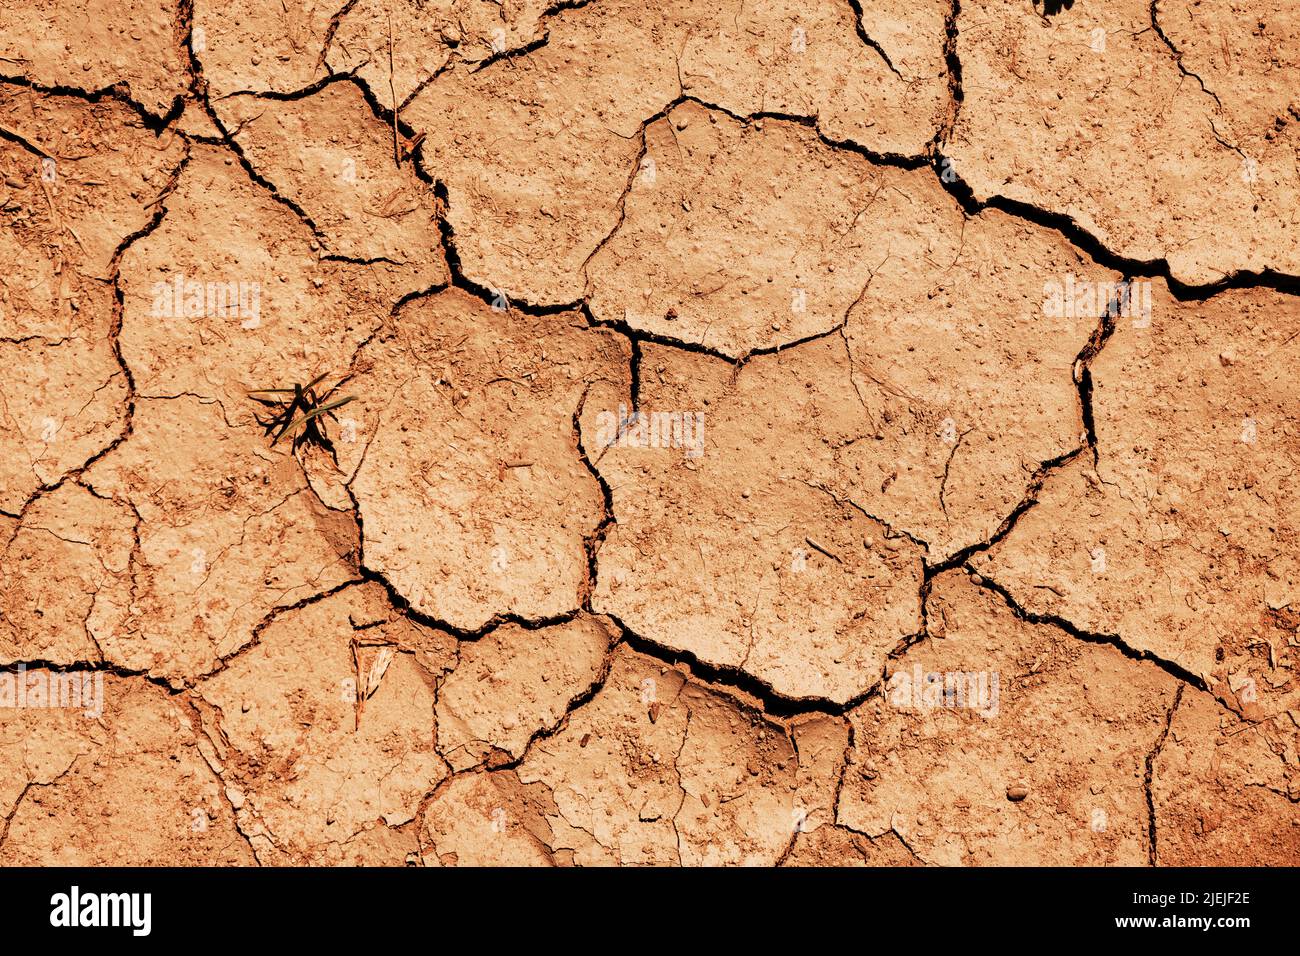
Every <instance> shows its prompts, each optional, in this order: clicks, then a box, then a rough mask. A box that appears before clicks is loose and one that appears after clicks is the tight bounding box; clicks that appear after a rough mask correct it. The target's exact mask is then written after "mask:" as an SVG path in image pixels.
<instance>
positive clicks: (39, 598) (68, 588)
mask: <svg viewBox="0 0 1300 956" xmlns="http://www.w3.org/2000/svg"><path fill="white" fill-rule="evenodd" d="M135 530H136V521H135V518H134V516H133V515H132V514H131V512H130V510H129V509H128V508H127V507H126V506H124V505H122V504H119V503H117V502H112V501H105V500H104V499H102V498H98V497H96V496H95V495H93V494H91V493H90V492H89V491H87V490H86V489H85V488H83V487H81V486H79V485H75V484H73V483H71V482H66V483H64V484H63V485H61V486H60V487H59V488H57V489H55V490H53V491H51V492H49V493H48V494H45V495H43V496H42V497H40V498H38V499H37V500H36V501H34V502H33V503H32V505H31V507H30V508H28V509H27V511H26V512H25V513H24V514H23V520H22V524H21V525H20V526H19V527H17V528H16V530H15V533H14V535H13V537H12V538H8V537H6V538H4V539H3V540H4V541H5V546H4V548H3V550H0V661H4V662H6V663H7V662H10V661H20V660H29V661H32V660H35V661H48V662H51V663H56V664H72V663H75V662H78V661H98V660H101V659H102V655H101V654H100V650H99V648H98V647H97V646H96V645H95V642H94V639H93V638H92V637H91V634H90V631H89V629H88V621H89V619H90V617H91V615H92V614H93V609H94V607H95V604H96V602H97V601H98V600H100V595H101V592H103V593H104V595H105V598H104V599H105V600H109V601H116V602H119V603H120V602H123V601H125V600H127V599H128V598H127V595H128V594H129V591H130V575H129V573H128V570H129V566H130V560H131V553H132V548H133V547H134V545H135Z"/></svg>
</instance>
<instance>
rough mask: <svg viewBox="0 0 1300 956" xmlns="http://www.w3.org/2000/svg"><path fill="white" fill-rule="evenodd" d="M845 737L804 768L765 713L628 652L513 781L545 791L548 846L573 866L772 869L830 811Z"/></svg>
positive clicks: (624, 651)
mask: <svg viewBox="0 0 1300 956" xmlns="http://www.w3.org/2000/svg"><path fill="white" fill-rule="evenodd" d="M841 730H843V728H841ZM843 740H844V738H843V736H841V737H840V743H841V748H840V751H839V752H836V751H833V750H827V749H826V748H820V749H819V748H810V750H811V752H812V754H813V756H811V757H810V758H809V763H808V764H804V763H802V762H801V761H802V760H803V758H802V753H803V747H802V746H800V747H799V748H798V749H797V750H796V748H795V746H794V744H793V743H792V740H791V738H790V736H789V731H788V730H787V729H786V728H784V727H783V726H781V725H779V724H776V723H774V722H771V721H769V720H768V719H766V718H765V717H764V716H763V715H762V714H761V712H759V711H757V710H752V709H750V708H749V707H748V706H745V705H742V704H740V703H739V702H738V701H737V700H735V699H734V698H732V697H728V696H725V695H723V694H720V693H717V692H715V691H713V690H711V689H709V688H708V687H707V686H705V685H702V684H698V683H696V682H694V681H692V680H688V679H687V678H686V677H684V676H683V675H682V673H680V672H679V671H677V670H675V669H670V668H668V667H665V666H664V665H663V664H661V663H659V662H658V661H656V660H653V659H652V658H647V657H644V656H642V655H640V654H636V653H634V652H632V651H629V650H627V649H626V648H621V649H619V650H618V651H616V653H615V655H614V662H613V666H612V669H611V671H610V675H609V678H608V679H607V680H606V682H605V686H604V687H603V688H602V689H601V691H600V692H599V693H597V694H596V695H595V697H594V698H592V700H591V701H590V702H589V703H587V704H585V705H583V706H582V707H581V708H579V709H578V710H576V711H575V712H574V713H573V714H571V715H570V717H569V720H568V722H567V724H566V725H565V726H564V728H563V729H562V730H561V731H559V732H558V733H557V734H556V735H555V736H554V737H551V738H550V739H549V740H548V741H547V742H546V746H545V747H538V748H535V749H534V750H533V751H531V752H530V754H529V756H528V757H527V759H525V761H524V762H523V764H522V765H521V766H520V767H519V769H518V774H519V779H520V780H521V781H522V782H523V783H525V784H530V783H542V784H545V787H546V789H547V790H548V791H549V793H550V800H551V801H553V803H554V808H555V809H554V810H546V811H544V815H545V817H546V822H547V824H548V825H549V826H550V828H551V829H552V831H553V836H552V837H551V839H552V841H553V842H552V843H551V844H550V846H551V849H552V851H553V852H556V853H559V852H560V851H565V856H566V858H571V859H572V860H573V862H575V863H578V864H593V863H624V864H637V863H643V864H655V863H658V864H665V863H678V862H680V863H683V864H686V865H724V864H742V863H747V864H769V865H770V864H771V863H774V862H775V861H776V860H777V859H778V858H779V857H780V856H781V854H782V853H783V852H784V851H785V849H786V847H787V846H788V845H789V844H790V842H791V840H792V839H793V837H794V835H795V833H796V832H797V831H798V830H799V828H800V827H801V826H803V825H804V823H805V821H806V820H807V819H808V809H807V808H808V807H809V806H810V805H814V804H820V805H822V806H829V801H830V800H831V799H832V794H833V792H834V784H835V778H836V770H837V766H836V763H835V761H837V760H838V757H839V754H840V752H842V743H843ZM828 756H829V757H832V758H833V759H830V760H828V759H827V757H828ZM812 768H817V769H812Z"/></svg>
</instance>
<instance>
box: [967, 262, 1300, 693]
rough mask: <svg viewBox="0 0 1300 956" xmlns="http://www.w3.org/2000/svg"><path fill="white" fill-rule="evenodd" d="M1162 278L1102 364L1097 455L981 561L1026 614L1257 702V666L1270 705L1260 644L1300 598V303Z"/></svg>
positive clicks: (1059, 481) (1096, 403) (1066, 476)
mask: <svg viewBox="0 0 1300 956" xmlns="http://www.w3.org/2000/svg"><path fill="white" fill-rule="evenodd" d="M1150 291H1151V292H1152V296H1151V303H1152V307H1151V314H1150V316H1149V317H1142V316H1138V317H1134V318H1124V317H1121V318H1120V319H1119V320H1118V321H1117V327H1116V331H1115V333H1114V335H1113V336H1112V337H1111V339H1110V340H1109V342H1108V343H1107V344H1106V346H1105V347H1104V348H1103V349H1102V351H1101V352H1100V354H1099V355H1098V356H1097V357H1096V358H1095V359H1094V360H1093V363H1092V378H1093V397H1092V404H1093V415H1094V418H1095V421H1096V426H1095V427H1096V434H1097V450H1098V454H1099V460H1098V463H1097V467H1096V469H1095V470H1094V469H1093V468H1092V463H1091V462H1090V461H1087V460H1085V459H1084V458H1079V459H1076V460H1075V461H1073V462H1071V463H1070V464H1069V465H1067V466H1066V467H1064V468H1063V469H1062V470H1061V471H1060V472H1058V473H1057V474H1055V475H1053V476H1051V477H1050V478H1049V479H1048V480H1047V482H1046V484H1045V485H1044V487H1043V490H1042V492H1041V494H1040V495H1039V499H1040V500H1039V503H1038V504H1037V505H1036V506H1035V507H1033V508H1031V509H1030V510H1029V511H1028V512H1026V513H1025V514H1024V515H1023V516H1022V517H1021V519H1020V521H1019V522H1018V523H1017V525H1016V526H1015V528H1014V529H1013V530H1012V532H1011V533H1010V534H1009V535H1008V536H1007V537H1006V538H1005V539H1003V540H1002V541H1001V542H999V543H998V544H997V545H995V546H994V547H993V548H992V549H991V550H990V551H988V552H986V553H984V554H981V555H977V556H976V557H975V559H974V561H975V564H976V566H977V567H979V568H980V569H981V570H983V571H984V572H985V573H987V574H988V575H989V576H990V577H992V578H993V579H995V580H996V581H997V582H998V583H999V584H1001V585H1003V586H1005V587H1007V588H1008V589H1009V590H1010V592H1011V593H1012V595H1013V596H1014V597H1015V600H1016V601H1017V602H1018V603H1019V604H1020V605H1022V606H1023V607H1024V608H1026V609H1027V610H1029V611H1032V612H1034V613H1039V614H1048V615H1055V616H1058V617H1062V618H1065V619H1066V620H1068V621H1070V622H1071V623H1073V624H1074V625H1076V626H1078V627H1080V628H1083V629H1084V630H1087V631H1092V632H1098V633H1104V634H1114V635H1118V636H1119V638H1120V639H1121V640H1123V642H1124V643H1125V644H1127V645H1128V646H1130V647H1133V648H1135V649H1138V650H1141V651H1148V652H1150V653H1152V654H1155V655H1157V656H1159V657H1161V658H1163V659H1165V660H1168V661H1172V662H1174V663H1176V664H1177V665H1179V666H1180V667H1183V668H1185V669H1186V670H1188V671H1190V672H1191V673H1193V674H1196V675H1198V676H1199V677H1201V678H1203V679H1206V680H1209V681H1212V682H1213V683H1214V685H1215V686H1216V688H1217V690H1216V692H1217V693H1218V694H1219V695H1220V696H1222V697H1223V698H1224V699H1225V700H1228V701H1229V702H1230V704H1231V706H1233V707H1235V708H1238V709H1242V710H1243V712H1246V713H1248V715H1249V714H1250V713H1252V711H1247V710H1244V708H1245V705H1246V704H1248V703H1251V702H1249V701H1242V700H1238V699H1236V697H1235V692H1236V690H1237V689H1238V688H1236V687H1229V686H1227V684H1226V681H1227V680H1228V678H1229V677H1230V676H1231V675H1233V674H1238V675H1239V676H1242V677H1244V676H1246V675H1245V674H1243V673H1241V672H1242V669H1243V668H1246V669H1247V670H1249V671H1251V672H1254V673H1255V676H1256V678H1258V679H1259V682H1260V683H1259V700H1258V702H1257V703H1258V705H1259V707H1260V708H1263V710H1262V712H1269V711H1271V709H1272V708H1271V706H1269V705H1268V704H1267V701H1268V699H1269V698H1270V697H1271V693H1270V692H1268V690H1267V687H1266V685H1265V683H1264V675H1263V674H1262V673H1260V667H1261V664H1260V657H1261V653H1260V652H1257V651H1255V650H1251V649H1250V645H1252V644H1253V643H1255V642H1256V641H1262V642H1263V643H1264V644H1268V643H1269V642H1272V643H1273V644H1275V645H1276V648H1278V649H1280V648H1281V647H1284V646H1285V643H1286V640H1287V628H1285V627H1282V626H1280V625H1281V624H1282V622H1280V621H1278V620H1275V619H1274V615H1275V614H1276V613H1278V612H1282V611H1284V610H1285V609H1286V608H1288V607H1292V606H1295V605H1296V603H1297V600H1300V593H1298V591H1297V588H1298V587H1300V560H1298V559H1297V557H1296V548H1295V542H1296V540H1297V537H1298V536H1300V528H1298V527H1297V524H1296V519H1297V515H1300V504H1298V503H1297V499H1296V493H1295V488H1294V482H1293V481H1292V480H1291V475H1292V473H1293V472H1294V471H1295V469H1296V466H1297V462H1300V431H1298V430H1297V421H1296V415H1295V406H1296V398H1297V388H1296V383H1295V376H1294V374H1293V368H1294V364H1295V350H1296V348H1297V343H1300V303H1297V301H1296V299H1295V297H1293V296H1286V295H1280V294H1278V293H1274V292H1270V291H1267V290H1242V291H1232V292H1223V293H1220V294H1218V295H1216V296H1214V297H1213V298H1210V299H1207V300H1205V301H1201V302H1184V303H1180V302H1178V301H1176V300H1175V299H1174V298H1173V297H1172V296H1170V295H1169V293H1168V290H1167V289H1166V288H1165V286H1164V284H1163V283H1162V282H1159V281H1157V282H1156V283H1155V284H1154V287H1153V288H1152V289H1151V290H1150ZM1293 627H1294V625H1292V628H1293ZM1262 657H1263V659H1264V661H1265V662H1266V661H1267V658H1268V655H1266V654H1264V655H1262ZM1220 682H1224V683H1223V684H1222V685H1220Z"/></svg>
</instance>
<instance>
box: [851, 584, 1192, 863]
mask: <svg viewBox="0 0 1300 956" xmlns="http://www.w3.org/2000/svg"><path fill="white" fill-rule="evenodd" d="M930 622H931V635H932V636H931V639H930V640H928V641H926V642H924V643H921V644H918V645H916V646H914V647H912V648H910V649H909V650H908V651H907V653H906V654H905V655H903V656H902V657H901V658H900V659H899V660H898V662H897V664H896V666H895V669H894V673H893V674H891V676H890V680H889V683H888V684H887V686H886V688H885V690H884V691H883V693H882V695H881V696H879V697H873V698H872V699H871V700H869V701H867V702H866V703H864V704H862V705H861V706H860V707H859V708H857V709H856V710H854V711H853V713H852V714H851V717H852V719H853V722H854V726H855V734H854V741H855V745H854V750H853V755H852V759H851V760H850V764H849V767H848V769H847V770H846V772H845V777H844V781H845V782H844V788H843V790H842V791H841V796H840V804H839V822H840V823H842V824H844V825H846V826H848V827H850V828H852V829H853V830H856V831H859V832H861V833H865V834H867V835H869V836H871V837H876V836H879V835H881V834H885V833H889V832H891V831H892V832H894V833H896V834H897V835H898V836H899V837H900V838H901V839H902V840H904V841H905V842H906V844H907V845H908V846H909V847H910V848H911V849H912V851H913V852H915V853H916V855H917V857H919V858H920V859H921V860H922V861H923V862H925V863H929V864H946V865H956V864H992V865H1005V864H1008V863H1011V862H1015V863H1018V864H1030V865H1034V864H1037V865H1059V864H1072V865H1083V864H1087V865H1103V864H1106V865H1113V864H1127V865H1130V866H1133V865H1140V864H1143V863H1145V862H1146V861H1147V849H1148V848H1147V842H1148V837H1147V833H1148V823H1149V818H1148V813H1147V803H1146V792H1145V786H1144V783H1145V772H1146V760H1147V757H1148V755H1149V754H1151V753H1152V752H1153V750H1154V749H1155V746H1156V743H1157V741H1158V740H1159V739H1160V737H1161V736H1162V733H1163V731H1164V729H1165V724H1166V721H1167V714H1168V713H1169V710H1170V708H1171V706H1172V705H1173V702H1174V694H1175V685H1176V682H1175V681H1174V680H1173V678H1171V677H1169V676H1168V675H1167V674H1165V673H1163V672H1162V671H1160V670H1159V669H1158V668H1157V667H1155V666H1154V665H1152V664H1148V663H1143V662H1135V661H1132V660H1129V659H1126V658H1125V657H1124V655H1123V654H1121V653H1120V652H1119V651H1118V650H1116V649H1115V648H1112V647H1106V646H1098V645H1093V644H1088V643H1084V642H1082V641H1079V640H1077V639H1075V638H1073V637H1070V636H1069V635H1067V634H1065V633H1064V632H1063V631H1060V630H1058V629H1056V628H1053V627H1050V626H1044V625H1035V624H1029V623H1026V622H1023V621H1020V620H1018V619H1017V618H1016V617H1015V615H1014V614H1013V613H1012V612H1011V610H1010V609H1009V608H1008V607H1007V606H1006V604H1005V603H1004V602H1003V601H1002V600H1001V599H1000V598H999V597H998V596H997V595H996V594H994V593H992V592H990V591H988V590H987V589H983V588H979V587H977V586H976V585H975V584H973V583H972V582H971V580H970V579H969V578H968V577H967V576H966V575H964V574H963V573H961V572H957V571H953V572H948V573H946V574H943V575H941V576H940V577H938V578H937V579H936V580H935V582H934V586H933V591H932V594H931V604H930Z"/></svg>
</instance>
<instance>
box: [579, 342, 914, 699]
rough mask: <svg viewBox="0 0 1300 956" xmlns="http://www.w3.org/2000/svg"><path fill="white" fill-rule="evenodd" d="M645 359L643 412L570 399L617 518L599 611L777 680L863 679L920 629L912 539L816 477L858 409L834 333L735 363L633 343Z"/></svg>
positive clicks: (815, 688)
mask: <svg viewBox="0 0 1300 956" xmlns="http://www.w3.org/2000/svg"><path fill="white" fill-rule="evenodd" d="M642 369H643V371H642V381H641V396H640V397H641V406H640V417H639V418H634V417H633V415H632V413H631V412H629V411H628V409H627V407H626V405H625V404H623V403H624V402H625V399H623V398H622V396H621V395H620V394H619V393H617V392H616V391H614V390H610V389H604V390H602V391H596V392H593V394H592V396H591V397H590V398H589V400H588V402H587V405H586V411H585V413H584V416H583V429H582V436H583V438H582V440H583V447H584V448H585V450H586V452H587V455H588V457H589V458H590V459H591V461H592V462H593V464H594V465H595V467H596V469H597V470H598V471H599V472H600V474H601V476H602V477H603V478H604V479H605V481H606V482H607V483H608V484H609V487H610V490H611V493H612V496H613V509H614V519H615V523H614V525H613V526H612V527H611V528H610V529H609V530H608V533H607V534H606V537H605V540H604V543H603V544H602V545H601V547H600V551H599V554H598V567H599V574H598V580H597V585H596V590H595V593H594V596H593V606H594V608H595V610H596V611H598V612H599V613H607V614H610V615H613V616H615V617H617V618H618V619H619V620H620V621H622V622H623V623H624V624H626V625H627V626H628V627H629V628H630V629H631V630H632V631H633V632H635V633H636V634H638V635H640V636H641V637H643V638H646V639H648V640H651V641H654V642H655V643H656V644H658V645H660V646H662V647H665V648H671V649H673V650H680V651H685V652H688V653H690V654H693V655H695V656H697V657H698V658H699V659H701V660H702V661H705V662H707V663H708V664H711V665H714V666H719V667H727V668H737V669H740V670H743V671H744V672H745V673H747V674H750V675H752V676H753V677H755V678H757V679H758V680H760V681H762V682H763V683H765V684H767V685H769V686H771V688H772V689H773V690H774V691H776V692H777V693H779V694H782V695H784V696H788V697H793V698H809V699H820V700H831V701H836V702H844V701H848V700H850V699H852V698H853V697H855V696H858V695H860V694H862V693H864V692H866V691H867V690H868V689H869V688H870V687H871V686H872V685H873V684H875V683H876V682H877V681H878V680H879V679H880V673H881V669H882V667H883V665H884V660H885V655H886V654H887V653H888V652H889V651H891V650H892V649H893V648H895V647H896V646H897V645H898V644H899V643H900V642H901V641H902V640H903V639H904V638H905V637H907V636H908V635H911V634H916V633H918V632H919V631H920V630H921V619H920V585H921V576H922V549H921V547H920V546H919V545H917V544H916V543H915V542H912V541H909V540H908V539H906V538H904V537H902V536H896V535H894V534H893V533H892V532H891V531H890V530H889V528H888V527H887V526H885V525H883V524H882V523H881V522H879V521H877V520H875V519H873V518H872V517H870V516H868V515H867V514H865V513H863V512H862V511H861V510H860V509H858V508H856V507H854V506H853V505H852V504H851V503H850V502H848V501H846V500H843V499H841V498H837V497H836V495H835V494H834V493H833V492H831V491H829V490H827V489H826V488H825V487H824V485H823V484H822V479H823V476H824V475H825V474H826V473H827V471H828V470H829V469H830V466H831V462H832V460H833V455H834V452H835V449H836V448H838V447H840V446H841V445H842V444H843V443H844V442H845V441H846V440H847V438H848V436H851V435H854V434H856V431H855V430H856V429H858V428H860V427H861V424H862V420H861V415H860V409H859V407H858V399H857V397H856V396H855V395H854V394H853V391H852V389H851V388H849V387H848V386H847V385H846V384H845V383H846V380H847V376H848V365H847V362H846V360H845V354H844V343H843V341H842V340H841V339H839V338H838V337H835V338H828V339H823V340H819V341H816V342H810V343H807V344H805V345H801V346H799V347H797V348H794V349H790V350H787V351H784V352H781V353H778V354H774V355H764V356H760V357H757V358H755V359H753V360H752V361H750V362H749V363H747V364H746V365H744V366H743V367H742V368H740V369H739V371H737V370H736V369H735V368H733V366H731V365H730V364H729V363H727V362H725V361H722V360H720V359H714V358H709V357H706V356H701V355H695V354H692V353H689V352H683V351H680V350H676V349H669V348H663V347H659V346H646V348H645V350H644V352H643V356H642ZM620 421H621V422H622V424H621V425H620Z"/></svg>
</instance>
